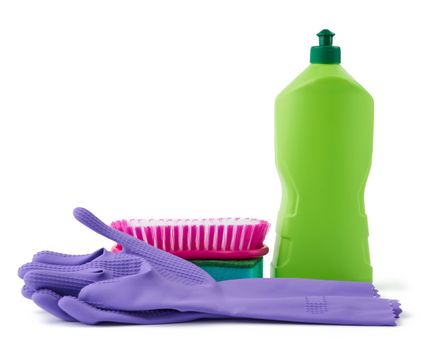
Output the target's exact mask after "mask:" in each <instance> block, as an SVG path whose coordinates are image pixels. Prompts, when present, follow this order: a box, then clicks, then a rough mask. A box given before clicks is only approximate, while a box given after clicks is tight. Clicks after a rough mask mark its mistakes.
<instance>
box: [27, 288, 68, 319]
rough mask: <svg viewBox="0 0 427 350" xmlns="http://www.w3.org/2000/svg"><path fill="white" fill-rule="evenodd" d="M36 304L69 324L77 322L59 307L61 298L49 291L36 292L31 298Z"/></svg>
mask: <svg viewBox="0 0 427 350" xmlns="http://www.w3.org/2000/svg"><path fill="white" fill-rule="evenodd" d="M31 299H32V300H33V301H34V303H35V304H36V305H37V306H39V307H40V308H41V309H42V310H45V311H46V312H48V313H50V314H51V315H53V316H55V317H57V318H59V319H61V320H63V321H67V322H76V320H75V319H74V318H72V317H71V316H70V315H68V314H67V313H66V312H64V310H62V309H61V308H60V307H59V306H58V302H59V300H60V299H61V296H60V295H59V294H57V293H55V292H53V291H51V290H49V289H41V290H38V291H35V292H34V293H33V295H32V298H31Z"/></svg>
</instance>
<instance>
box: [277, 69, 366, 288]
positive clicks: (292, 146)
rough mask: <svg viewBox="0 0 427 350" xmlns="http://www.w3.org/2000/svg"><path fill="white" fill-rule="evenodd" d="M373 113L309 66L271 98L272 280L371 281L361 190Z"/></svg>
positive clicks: (354, 93)
mask: <svg viewBox="0 0 427 350" xmlns="http://www.w3.org/2000/svg"><path fill="white" fill-rule="evenodd" d="M373 111H374V104H373V100H372V97H371V96H370V95H369V93H368V92H367V91H366V90H365V89H363V87H361V86H360V85H359V84H358V83H357V82H355V81H354V80H353V79H352V77H351V76H350V75H349V74H348V73H347V72H346V71H345V70H344V69H343V68H342V67H341V65H339V64H311V65H310V66H309V67H308V68H307V69H306V70H305V71H304V72H303V73H302V74H301V75H300V76H298V77H297V78H296V79H295V80H294V81H293V82H292V83H291V84H290V85H289V86H288V87H287V88H286V89H285V90H283V91H282V92H281V93H280V94H279V96H278V97H277V99H276V105H275V149H276V166H277V170H278V172H279V176H280V180H281V184H282V202H281V206H280V210H279V214H278V219H277V227H276V233H277V238H276V246H275V252H274V257H273V262H272V277H299V278H314V279H332V280H352V281H371V280H372V267H371V265H370V259H369V247H368V224H367V217H366V214H365V209H364V189H365V184H366V180H367V178H368V174H369V169H370V165H371V159H372V142H373Z"/></svg>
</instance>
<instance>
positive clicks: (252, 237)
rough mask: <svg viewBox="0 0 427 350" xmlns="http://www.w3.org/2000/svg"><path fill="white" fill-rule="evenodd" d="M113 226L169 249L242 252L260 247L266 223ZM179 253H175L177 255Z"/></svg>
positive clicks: (150, 222) (233, 221) (128, 223)
mask: <svg viewBox="0 0 427 350" xmlns="http://www.w3.org/2000/svg"><path fill="white" fill-rule="evenodd" d="M111 226H112V227H114V228H115V229H117V230H119V231H122V232H124V233H127V234H129V235H131V236H134V237H136V238H137V239H140V240H142V241H144V242H146V243H148V244H151V245H153V246H155V247H157V248H159V249H162V250H165V251H168V252H171V253H179V252H192V251H193V252H194V251H199V252H203V251H206V252H246V251H252V250H257V249H261V248H263V247H264V246H263V241H264V238H265V236H266V234H267V232H268V229H269V227H270V224H269V223H268V222H267V221H265V220H257V219H239V218H236V219H231V218H227V219H203V220H135V219H132V220H129V221H128V220H121V221H115V222H113V223H112V224H111ZM178 255H179V254H178Z"/></svg>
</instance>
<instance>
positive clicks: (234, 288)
mask: <svg viewBox="0 0 427 350" xmlns="http://www.w3.org/2000/svg"><path fill="white" fill-rule="evenodd" d="M333 35H334V34H333V33H332V32H330V31H328V30H323V31H321V32H320V33H319V34H318V36H319V42H320V43H319V46H315V47H312V49H311V57H310V62H311V64H310V66H309V67H308V68H307V69H306V70H305V71H304V72H303V73H302V74H301V75H300V76H299V77H297V78H296V79H295V80H294V81H293V82H292V83H291V84H290V85H289V86H288V87H287V88H286V89H285V90H284V91H283V92H282V93H280V95H279V96H278V97H277V100H276V115H275V130H276V131H275V145H276V164H277V169H278V172H279V175H280V179H281V183H282V190H283V196H282V203H281V208H280V211H279V215H278V220H277V228H276V233H277V239H276V246H275V251H274V257H273V261H272V272H271V273H272V277H278V278H262V262H263V256H264V255H265V254H267V252H268V248H267V247H266V246H265V245H264V243H263V242H264V238H265V236H266V234H267V232H268V229H269V224H268V222H266V221H264V220H256V219H216V220H213V219H205V220H143V219H140V220H120V221H114V222H113V223H112V224H111V226H108V225H106V224H104V223H103V222H102V221H100V220H99V219H98V218H96V217H95V216H94V215H93V214H92V213H90V212H89V211H87V210H86V209H83V208H76V209H75V210H74V216H75V218H76V219H77V220H78V221H80V222H81V223H82V224H84V225H85V226H87V227H89V228H90V229H91V230H93V231H95V232H96V233H98V234H101V235H102V236H104V237H106V238H108V239H110V240H112V241H114V242H116V245H115V246H114V247H113V249H112V251H108V250H105V249H99V250H97V251H95V252H94V253H91V254H85V255H78V256H76V255H67V254H62V253H56V252H49V251H43V252H40V253H37V254H36V255H34V257H33V259H32V261H31V262H29V263H27V264H25V265H23V266H21V267H20V269H19V271H18V275H19V277H20V278H22V279H23V281H24V283H25V284H24V287H23V288H22V294H23V295H24V297H26V298H28V299H31V300H33V301H34V303H36V304H37V305H38V306H39V307H40V308H42V309H44V310H45V311H47V312H48V313H50V314H52V315H54V316H56V317H58V318H60V319H62V320H64V321H79V322H82V323H85V324H98V323H104V322H112V323H125V324H126V323H127V324H162V323H177V322H187V321H193V320H197V319H202V318H211V319H218V318H249V319H262V320H274V321H285V322H298V323H319V324H349V325H372V326H374V325H395V324H396V319H397V318H398V317H399V315H400V313H401V309H400V304H399V302H398V301H397V300H392V299H383V298H380V297H379V295H378V293H377V290H376V289H375V288H374V287H373V285H372V284H371V281H372V268H371V266H370V262H369V249H368V227H367V219H366V215H365V212H364V204H363V193H364V187H365V183H366V180H367V176H368V173H369V167H370V162H371V154H372V125H373V101H372V98H371V97H370V95H369V94H368V93H367V92H366V91H365V90H364V89H363V88H362V87H361V86H360V85H359V84H358V83H356V82H355V81H354V80H353V79H352V78H351V77H350V76H349V75H348V73H346V72H345V71H344V70H343V68H342V67H341V66H340V49H339V47H335V46H333V45H332V37H333Z"/></svg>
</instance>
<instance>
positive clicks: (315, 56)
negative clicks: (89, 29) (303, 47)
mask: <svg viewBox="0 0 427 350" xmlns="http://www.w3.org/2000/svg"><path fill="white" fill-rule="evenodd" d="M334 35H335V33H332V32H331V31H330V30H328V29H323V30H322V31H321V32H319V33H317V36H318V37H319V46H312V47H311V50H310V63H323V64H339V63H341V49H340V48H339V46H332V38H333V36H334Z"/></svg>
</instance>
